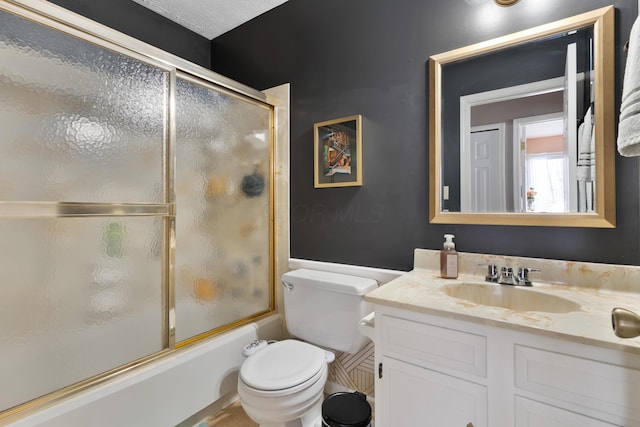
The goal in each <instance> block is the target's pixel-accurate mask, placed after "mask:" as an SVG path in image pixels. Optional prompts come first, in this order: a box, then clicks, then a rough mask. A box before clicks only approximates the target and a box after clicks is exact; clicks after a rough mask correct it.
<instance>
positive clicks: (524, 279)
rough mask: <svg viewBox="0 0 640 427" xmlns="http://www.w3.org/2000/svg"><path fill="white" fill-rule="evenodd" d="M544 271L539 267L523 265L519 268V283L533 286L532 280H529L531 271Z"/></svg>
mask: <svg viewBox="0 0 640 427" xmlns="http://www.w3.org/2000/svg"><path fill="white" fill-rule="evenodd" d="M539 271H542V270H540V269H539V268H529V267H521V268H519V269H518V276H517V279H518V284H519V285H520V286H532V283H531V280H529V273H535V272H539Z"/></svg>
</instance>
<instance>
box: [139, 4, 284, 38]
mask: <svg viewBox="0 0 640 427" xmlns="http://www.w3.org/2000/svg"><path fill="white" fill-rule="evenodd" d="M133 1H135V2H136V3H138V4H140V5H142V6H144V7H146V8H147V9H151V10H153V11H154V12H157V13H159V14H160V15H162V16H164V17H166V18H169V19H170V20H172V21H173V22H176V23H178V24H180V25H182V26H183V27H186V28H188V29H190V30H192V31H195V32H196V33H198V34H200V35H202V36H204V37H206V38H208V39H214V38H216V37H218V36H219V35H220V34H223V33H225V32H227V31H229V30H231V29H232V28H235V27H237V26H238V25H240V24H242V23H244V22H247V21H249V20H251V19H252V18H255V17H256V16H258V15H261V14H263V13H264V12H266V11H268V10H270V9H273V8H274V7H276V6H278V5H281V4H282V3H284V2H285V1H287V0H133Z"/></svg>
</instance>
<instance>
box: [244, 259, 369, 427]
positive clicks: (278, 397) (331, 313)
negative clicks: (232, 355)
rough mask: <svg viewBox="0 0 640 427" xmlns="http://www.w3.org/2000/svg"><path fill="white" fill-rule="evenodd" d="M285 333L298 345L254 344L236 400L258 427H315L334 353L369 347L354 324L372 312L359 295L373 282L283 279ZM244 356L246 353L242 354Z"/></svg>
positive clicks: (323, 275) (321, 276)
mask: <svg viewBox="0 0 640 427" xmlns="http://www.w3.org/2000/svg"><path fill="white" fill-rule="evenodd" d="M282 285H283V286H284V288H285V290H284V314H285V322H286V324H287V329H288V330H289V332H290V334H291V335H292V336H293V337H295V338H297V339H286V340H283V341H277V342H274V343H271V344H268V345H267V343H266V342H264V341H263V342H260V343H257V344H256V343H253V344H251V345H249V346H248V347H251V348H252V349H251V351H250V353H251V354H250V355H249V356H248V357H247V358H246V359H245V361H244V363H243V364H242V366H241V367H240V373H239V375H238V397H239V399H240V403H241V405H242V407H243V409H244V410H245V412H246V413H247V415H248V416H249V417H250V418H251V419H252V420H254V421H255V422H256V423H258V424H259V425H260V426H261V427H320V426H321V425H322V419H321V412H322V401H323V399H324V394H323V392H324V386H325V384H326V381H327V375H328V370H329V368H328V363H330V362H331V361H333V357H334V356H333V353H331V352H330V350H336V351H341V352H347V353H357V352H358V351H359V350H360V349H361V348H362V347H364V345H365V344H367V342H368V341H369V339H368V338H367V337H365V336H364V335H362V333H361V332H360V329H359V327H358V324H359V322H360V319H362V318H363V317H364V316H366V315H367V314H369V313H371V311H373V305H372V304H371V303H368V302H365V301H364V298H363V297H364V295H365V294H366V293H368V292H370V291H372V290H373V289H375V288H377V286H378V284H377V282H376V281H375V280H372V279H365V278H362V277H356V276H349V275H345V274H337V273H330V272H325V271H318V270H307V269H299V270H293V271H290V272H288V273H285V274H284V275H283V276H282ZM245 354H246V353H245Z"/></svg>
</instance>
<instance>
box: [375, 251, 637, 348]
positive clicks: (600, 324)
mask: <svg viewBox="0 0 640 427" xmlns="http://www.w3.org/2000/svg"><path fill="white" fill-rule="evenodd" d="M438 255H439V252H438V251H427V250H416V261H415V263H414V264H415V265H416V268H415V269H414V270H413V271H411V272H408V273H406V274H404V275H402V276H400V277H398V278H397V279H394V280H392V281H390V282H388V283H386V284H384V285H382V286H380V287H379V288H378V289H376V290H374V291H372V292H370V293H369V294H367V295H366V296H365V300H367V301H369V302H372V303H374V304H380V305H385V306H391V307H396V308H401V309H406V310H410V311H415V312H420V313H425V314H431V315H438V316H443V317H449V318H455V319H459V320H466V321H472V322H478V323H484V324H487V325H492V326H499V327H505V328H511V329H516V330H521V331H524V332H528V333H536V334H539V335H546V336H551V337H554V338H560V339H567V340H571V341H575V342H580V343H585V344H591V345H598V346H602V347H609V348H618V349H625V350H627V351H632V352H637V353H640V337H638V338H633V339H622V338H618V337H616V336H615V334H614V333H613V328H612V325H611V310H612V309H613V308H614V307H623V308H627V309H629V310H632V311H637V312H639V313H640V293H639V292H632V291H630V289H632V288H633V287H634V285H635V286H639V287H640V282H636V283H633V284H631V283H623V284H620V283H615V284H614V286H608V285H607V286H602V287H594V286H585V285H584V284H583V283H576V284H572V283H570V282H567V281H564V280H557V281H554V282H553V283H549V282H542V281H538V282H536V281H535V277H533V276H534V275H533V274H532V275H531V276H532V279H533V280H534V285H533V286H532V287H509V288H511V289H510V290H509V292H512V291H515V292H534V293H541V294H547V295H555V296H558V297H561V298H564V299H566V300H570V301H573V302H575V303H577V304H579V308H577V310H575V311H570V312H559V313H554V312H547V311H533V310H527V311H517V310H513V309H508V308H502V307H493V306H489V305H481V304H477V303H474V302H472V301H470V300H468V299H464V298H455V297H452V296H449V295H447V294H446V293H445V292H444V289H445V287H447V286H452V285H456V284H464V286H474V285H482V286H496V287H504V286H507V285H498V284H491V283H487V282H485V281H484V280H483V279H484V276H483V275H482V273H484V271H482V270H480V271H474V272H473V273H480V274H469V272H467V271H460V275H459V276H458V278H457V279H442V278H441V277H440V274H439V270H436V269H435V268H433V267H434V266H435V265H437V264H436V263H435V261H434V259H435V258H436V257H437V256H438ZM477 257H481V261H483V262H487V261H489V262H492V263H496V264H497V265H499V266H500V265H504V264H501V263H504V262H510V263H512V264H514V266H515V264H517V265H519V266H531V265H532V264H535V266H536V268H540V267H542V268H543V269H544V268H545V267H547V271H549V269H550V268H551V266H552V264H553V265H554V266H557V265H561V264H562V263H559V262H558V261H548V262H549V263H550V264H549V265H546V264H545V261H546V260H539V259H538V260H535V261H533V259H525V258H513V257H511V258H508V259H506V258H504V257H496V259H487V258H488V257H489V256H486V255H482V256H480V255H476V254H461V258H462V262H461V267H462V268H463V269H470V270H476V266H477V263H475V261H477V260H476V258H477ZM567 264H568V265H569V264H570V266H569V267H567V268H570V269H571V270H578V271H581V272H582V273H581V274H585V275H592V274H596V275H597V274H602V271H606V272H608V273H609V274H608V275H609V276H610V275H611V274H614V275H616V274H618V275H620V276H621V277H626V278H631V279H634V281H635V278H636V277H635V276H636V273H637V272H638V271H635V270H639V269H638V267H627V266H612V265H604V264H588V263H567ZM579 264H584V265H579ZM471 265H472V266H473V267H464V266H471ZM509 266H511V264H510V265H509ZM423 267H432V268H423ZM616 269H631V270H632V271H631V272H629V271H627V272H624V271H623V272H621V271H614V270H616ZM600 270H602V271H600ZM543 271H544V270H543ZM547 274H548V273H547ZM561 275H562V272H561V271H560V272H558V271H556V272H555V278H557V279H558V278H560V276H561ZM564 278H565V279H567V278H568V279H572V277H570V276H567V277H564ZM573 280H576V279H575V277H573ZM621 280H623V279H621ZM581 282H585V283H589V284H593V283H598V280H595V279H593V280H591V279H589V280H587V278H585V280H581ZM602 283H603V284H607V283H605V282H604V281H603V282H602ZM620 289H623V290H620ZM496 292H500V290H499V289H497V290H496ZM531 299H532V300H535V297H532V298H531ZM545 309H549V310H550V311H553V308H552V307H548V306H546V307H545Z"/></svg>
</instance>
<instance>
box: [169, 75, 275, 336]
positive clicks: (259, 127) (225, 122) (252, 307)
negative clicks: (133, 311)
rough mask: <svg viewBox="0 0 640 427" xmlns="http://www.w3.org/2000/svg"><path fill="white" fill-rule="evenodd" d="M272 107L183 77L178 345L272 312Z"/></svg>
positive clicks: (180, 101) (179, 126)
mask: <svg viewBox="0 0 640 427" xmlns="http://www.w3.org/2000/svg"><path fill="white" fill-rule="evenodd" d="M270 158H271V108H270V107H268V106H266V105H263V104H260V103H257V102H255V101H252V100H247V99H245V98H242V97H239V96H237V95H232V94H230V93H228V92H225V91H224V90H222V89H220V88H218V87H215V86H213V85H210V84H206V83H205V82H202V81H199V80H195V79H192V78H189V77H188V76H186V75H179V78H178V79H177V83H176V173H175V183H176V184H175V185H176V204H177V206H178V211H177V213H176V258H175V307H176V341H177V342H184V341H187V340H190V339H192V338H193V337H199V336H202V335H203V334H204V335H206V334H210V333H212V332H213V331H215V330H216V329H219V328H221V327H225V326H228V325H231V324H233V323H234V322H237V321H239V320H242V319H244V318H247V317H250V316H255V315H258V314H261V313H265V312H266V311H268V310H269V309H270V308H271V301H272V298H271V294H270V292H271V277H272V273H271V262H270V259H271V246H272V242H271V239H270V236H271V233H270V230H271V198H270V194H271V191H270V186H271V182H270V175H271V173H270V169H271V162H270Z"/></svg>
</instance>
